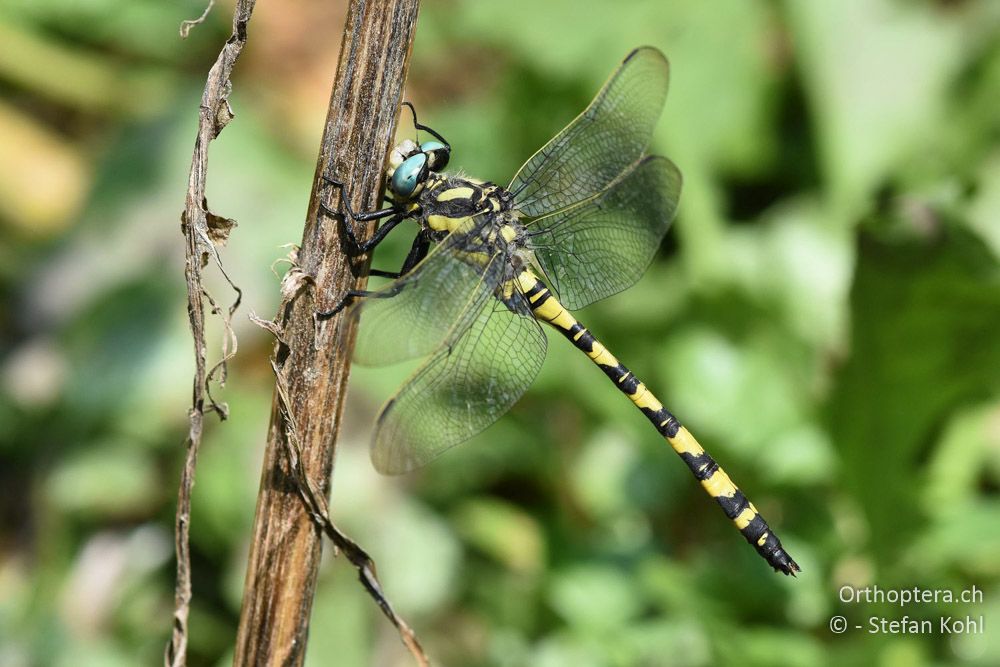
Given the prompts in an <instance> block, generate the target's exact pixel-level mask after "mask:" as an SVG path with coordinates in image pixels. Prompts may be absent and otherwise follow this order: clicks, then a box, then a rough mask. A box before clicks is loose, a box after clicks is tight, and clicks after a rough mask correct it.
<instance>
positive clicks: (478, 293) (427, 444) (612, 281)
mask: <svg viewBox="0 0 1000 667" xmlns="http://www.w3.org/2000/svg"><path fill="white" fill-rule="evenodd" d="M669 78H670V66H669V63H668V61H667V58H666V57H665V56H664V55H663V54H662V53H661V52H660V51H659V50H657V49H655V48H653V47H641V48H638V49H635V50H633V51H632V52H631V53H629V54H628V56H627V57H626V58H625V59H624V61H623V62H622V63H621V65H620V66H619V67H618V68H617V69H616V70H615V72H614V73H613V74H612V75H611V77H610V78H609V79H608V80H607V82H606V83H605V84H604V86H603V87H602V88H601V90H600V91H599V92H598V94H597V96H596V97H595V98H594V100H593V101H592V102H591V103H590V105H589V106H588V107H587V108H586V109H585V110H584V111H583V112H582V113H581V114H580V115H579V116H577V117H576V119H574V120H573V121H572V122H571V123H570V124H569V125H567V126H566V127H565V128H564V129H563V130H562V131H561V132H559V133H558V134H557V135H556V136H555V137H553V138H552V139H551V140H550V141H549V142H548V143H547V144H545V145H544V146H543V147H542V148H541V149H540V150H538V151H537V152H536V153H535V154H534V155H533V156H532V157H531V158H530V159H529V160H528V161H527V162H525V163H524V165H523V166H522V167H521V169H520V170H519V171H518V172H517V174H516V175H515V176H514V179H513V180H512V181H511V182H510V184H509V185H508V186H506V187H502V186H500V185H497V184H495V183H491V182H488V181H483V180H477V179H474V178H469V177H466V176H464V175H455V174H449V173H447V172H446V171H444V169H445V168H446V167H447V165H448V161H449V158H450V155H451V145H450V144H449V143H448V142H447V141H446V140H445V139H444V137H442V136H441V135H440V134H439V133H437V132H436V131H434V130H433V129H431V128H429V127H427V126H425V125H421V124H420V123H419V122H418V121H417V117H416V111H415V110H414V109H413V106H412V105H409V104H407V106H408V107H409V109H410V111H411V113H412V114H413V123H414V127H415V128H416V131H417V132H426V133H428V134H429V135H430V136H431V137H433V139H428V140H427V141H424V142H422V143H419V144H418V143H417V142H414V141H412V140H410V139H405V140H403V141H402V142H400V143H399V144H398V145H397V146H395V148H394V149H393V150H392V152H391V153H390V157H389V160H388V166H387V169H386V179H387V193H386V201H387V202H389V206H388V207H387V208H382V209H379V210H374V211H354V210H352V209H351V207H350V203H349V197H347V196H346V193H345V192H344V185H343V183H342V182H340V181H338V180H336V179H332V178H326V179H325V180H326V181H327V182H328V183H329V184H332V185H333V186H335V187H339V188H340V195H341V197H340V201H341V205H340V208H341V209H342V210H337V211H334V210H331V209H329V208H325V207H324V208H322V209H321V214H322V215H328V216H332V217H340V219H342V220H343V221H344V223H345V224H344V227H345V237H346V241H347V243H346V245H347V246H348V251H349V252H351V253H352V254H362V253H366V252H369V251H371V250H373V249H374V248H375V247H376V246H377V245H378V244H379V243H380V242H381V241H382V240H383V239H384V238H385V237H386V235H387V234H388V233H389V232H390V231H392V229H394V228H395V227H396V226H397V225H399V224H400V223H402V222H403V221H406V220H412V221H416V222H417V223H418V225H419V231H418V232H417V235H416V237H415V238H414V241H413V245H412V246H411V248H410V251H409V253H408V254H407V256H406V259H405V260H404V262H403V265H402V267H401V268H400V270H399V271H396V272H388V271H377V270H372V271H371V272H370V273H371V275H380V276H383V277H387V278H392V279H393V280H392V282H390V283H389V284H388V285H386V286H385V287H383V288H381V289H378V290H352V291H349V292H347V293H346V294H345V295H344V296H343V298H342V299H341V301H340V302H339V303H338V304H337V305H336V306H335V307H334V308H331V309H329V310H326V311H321V312H317V318H318V319H321V320H322V319H327V318H330V317H333V316H334V315H336V314H337V313H338V312H340V311H341V310H343V309H344V308H349V313H350V314H351V315H352V316H360V317H361V334H360V336H359V337H358V340H357V344H356V348H355V352H354V358H355V361H357V362H358V363H361V364H363V365H385V364H391V363H396V362H401V361H404V360H407V359H417V358H421V359H423V363H422V364H421V365H420V366H419V368H417V370H416V371H415V372H414V373H413V374H412V376H411V377H410V378H409V379H408V380H407V381H406V383H405V384H404V385H403V386H402V387H401V388H400V389H399V390H398V391H397V393H396V394H395V395H394V396H393V397H392V398H390V399H389V400H388V401H387V402H386V403H385V405H384V406H383V407H382V409H381V411H380V413H379V415H378V417H377V420H376V425H375V432H374V438H373V443H372V448H371V456H372V462H373V464H374V466H375V468H376V469H377V470H378V471H380V472H382V473H385V474H401V473H406V472H409V471H411V470H414V469H415V468H418V467H420V466H422V465H424V464H426V463H428V462H429V461H431V460H432V459H434V458H435V457H437V456H439V455H440V454H442V453H443V452H445V451H446V450H448V449H450V448H451V447H453V446H455V445H458V444H460V443H462V442H464V441H466V440H468V439H470V438H472V437H473V436H475V435H476V434H478V433H479V432H481V431H482V430H484V429H485V428H486V427H488V426H490V425H491V424H493V423H494V422H496V421H497V420H498V419H499V418H500V417H501V416H502V415H503V414H504V413H506V412H507V411H508V410H509V409H510V408H511V407H512V406H513V405H514V403H516V402H517V401H518V400H519V399H520V398H521V396H522V395H523V394H524V392H525V391H526V390H527V388H528V386H529V385H530V384H531V383H532V381H533V380H534V378H535V376H536V375H537V374H538V372H539V369H540V368H541V366H542V361H543V359H544V357H545V352H546V345H547V340H546V336H545V334H544V331H543V330H542V325H546V326H549V327H551V328H553V329H554V330H555V331H557V332H558V333H560V334H562V335H563V336H565V337H566V338H567V339H568V340H569V342H570V343H571V344H572V345H574V346H575V347H576V348H577V349H579V350H580V351H581V352H583V353H584V354H586V355H587V357H589V358H590V360H591V361H592V362H593V363H594V364H595V365H596V366H597V367H598V368H599V369H600V370H601V371H602V372H603V373H604V374H605V375H606V376H607V377H608V379H609V380H610V381H611V382H612V383H614V385H615V386H616V387H617V388H618V389H619V390H620V391H621V392H622V393H623V394H625V396H626V397H627V398H628V399H629V400H630V401H631V402H632V403H633V404H634V405H635V406H636V408H638V409H639V410H640V411H641V412H642V414H643V415H644V416H645V417H646V419H648V420H649V421H650V422H651V423H652V425H653V427H654V428H655V429H656V430H657V431H658V432H659V434H660V435H662V436H663V438H665V439H666V441H667V443H669V444H670V446H671V447H672V448H673V450H674V451H675V452H676V453H677V454H678V455H679V456H680V458H681V460H682V461H683V462H684V463H685V464H686V465H687V467H688V468H689V469H690V470H691V472H692V473H693V474H694V477H695V478H696V479H697V480H698V481H699V482H700V483H701V485H702V487H704V489H705V491H707V492H708V495H709V496H711V497H712V498H714V499H715V500H716V501H717V502H718V504H719V505H720V506H721V507H722V510H723V512H724V513H725V514H726V516H727V517H728V518H729V519H730V520H731V521H732V522H733V523H735V525H736V527H737V528H738V529H739V531H740V533H742V535H743V537H744V538H745V539H746V540H747V542H749V543H750V545H751V546H753V547H754V548H755V549H756V551H757V553H759V554H760V555H761V556H762V557H763V558H764V559H765V560H766V561H767V562H768V563H769V564H770V565H771V567H773V568H774V569H775V571H777V572H782V573H784V574H786V575H793V576H794V574H795V573H796V572H798V571H800V568H799V566H798V564H797V563H796V562H795V561H794V560H793V559H792V558H791V556H789V555H788V553H787V552H786V551H785V549H784V548H783V547H782V545H781V541H780V540H779V539H778V537H777V535H775V534H774V531H772V530H771V528H770V527H769V526H768V524H767V522H766V521H765V520H764V518H763V517H762V516H761V515H760V513H759V512H758V511H757V508H756V507H755V506H754V505H753V503H751V502H750V501H749V500H748V499H747V497H746V496H745V495H744V494H743V492H742V491H740V490H739V488H738V487H737V486H736V485H735V484H734V483H733V482H732V480H731V479H730V477H729V475H727V474H726V472H725V471H724V470H723V469H722V468H721V467H720V466H719V464H718V463H717V462H716V461H715V459H713V458H712V457H711V456H710V455H709V454H708V452H706V451H705V449H704V448H703V447H702V446H701V445H700V444H699V443H698V441H697V440H696V439H695V438H694V436H693V435H691V433H690V432H689V431H688V430H687V428H685V427H684V426H682V425H681V423H680V422H679V421H678V419H677V417H675V416H674V415H673V414H672V413H671V412H669V411H668V410H667V409H666V408H665V407H664V406H663V404H662V403H661V402H660V401H659V399H657V398H656V396H655V395H654V394H653V393H652V392H651V391H650V390H649V388H648V387H646V385H645V384H643V382H641V381H640V380H639V378H637V377H636V376H635V374H633V373H632V371H631V370H629V369H628V368H627V367H626V366H625V365H624V364H623V363H622V362H620V361H619V360H618V358H617V357H615V356H614V355H613V354H612V353H611V352H610V351H609V350H608V348H606V347H605V346H604V345H603V344H602V343H601V342H600V341H599V340H598V339H597V338H596V337H595V336H594V335H593V334H592V333H591V332H590V330H588V329H587V328H586V327H584V325H583V324H581V323H580V322H579V321H578V320H577V319H576V318H575V317H574V316H573V315H572V314H571V312H570V311H572V310H576V309H579V308H583V307H584V306H587V305H589V304H591V303H593V302H595V301H598V300H600V299H603V298H606V297H609V296H611V295H613V294H616V293H618V292H620V291H622V290H624V289H626V288H627V287H629V286H631V285H632V284H634V283H635V282H636V281H638V279H639V278H640V277H641V276H642V275H643V273H644V272H645V271H646V268H647V267H648V265H649V264H650V262H651V261H652V259H653V255H654V254H655V252H656V250H657V248H658V246H659V245H660V241H661V240H662V238H663V236H664V234H665V233H666V231H667V229H668V227H669V226H670V223H671V222H672V220H673V217H674V213H675V211H676V209H677V205H678V201H679V199H680V193H681V183H682V179H681V173H680V171H679V170H678V168H677V167H676V166H675V165H674V163H673V162H671V161H670V160H669V159H668V158H666V157H661V156H658V155H650V154H648V153H647V148H648V146H649V143H650V140H651V137H652V134H653V130H654V128H655V126H656V123H657V120H658V119H659V116H660V114H661V111H662V109H663V105H664V103H665V101H666V95H667V88H668V83H669ZM417 138H418V139H419V136H418V137H417ZM372 220H381V221H383V222H382V224H381V225H380V226H379V227H378V229H377V231H376V232H375V233H374V235H373V236H372V237H371V238H370V239H369V240H366V241H360V240H359V238H358V235H357V234H356V232H355V230H354V226H355V225H356V224H358V223H364V222H368V221H372Z"/></svg>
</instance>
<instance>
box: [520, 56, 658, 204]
mask: <svg viewBox="0 0 1000 667" xmlns="http://www.w3.org/2000/svg"><path fill="white" fill-rule="evenodd" d="M669 80H670V65H669V64H668V62H667V59H666V57H665V56H664V55H663V54H662V53H660V52H659V51H658V50H657V49H654V48H652V47H643V48H639V49H636V50H635V51H633V52H632V53H630V54H629V55H628V56H627V57H626V58H625V60H624V62H622V64H621V65H620V66H619V67H618V69H617V70H616V71H615V73H614V74H612V75H611V78H610V79H609V80H608V82H607V83H606V84H604V87H603V88H602V89H601V91H600V92H599V93H598V94H597V97H595V98H594V101H593V102H591V103H590V106H588V107H587V108H586V109H585V110H584V112H583V113H582V114H580V115H579V116H577V117H576V119H575V120H574V121H573V122H572V123H570V124H569V125H568V126H566V128H564V129H563V130H562V131H561V132H560V133H559V134H557V135H556V136H555V137H553V138H552V140H550V141H549V143H547V144H545V146H543V147H542V148H541V149H540V150H539V151H538V152H537V153H535V154H534V155H533V156H532V157H531V159H529V160H528V161H527V162H526V163H525V164H524V166H522V167H521V169H520V171H518V172H517V175H516V176H515V177H514V180H513V181H512V182H511V184H510V187H509V188H508V189H509V190H510V191H511V192H513V193H514V201H515V208H517V209H518V210H519V211H521V212H522V213H523V214H524V215H525V216H527V217H537V216H540V215H545V214H546V213H551V212H553V211H557V210H559V209H561V208H565V207H567V206H572V205H573V204H576V203H578V202H580V201H583V200H585V199H588V198H590V197H592V196H593V195H595V194H597V193H599V192H601V191H602V190H604V189H605V188H606V187H607V186H608V184H609V183H611V182H612V181H613V180H615V179H616V178H617V177H618V176H619V175H620V174H621V173H622V172H623V171H625V169H627V168H628V167H629V166H630V165H631V164H633V163H634V162H635V161H636V160H638V159H639V157H640V156H641V155H642V154H643V152H644V151H645V150H646V146H648V145H649V139H650V137H651V136H652V134H653V127H654V126H655V125H656V121H657V119H658V118H659V117H660V111H661V110H662V109H663V103H664V101H665V100H666V98H667V85H668V83H669Z"/></svg>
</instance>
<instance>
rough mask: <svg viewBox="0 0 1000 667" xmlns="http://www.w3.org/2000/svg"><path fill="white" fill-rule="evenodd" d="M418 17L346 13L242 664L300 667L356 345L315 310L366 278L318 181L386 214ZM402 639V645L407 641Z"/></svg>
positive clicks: (357, 3)
mask: <svg viewBox="0 0 1000 667" xmlns="http://www.w3.org/2000/svg"><path fill="white" fill-rule="evenodd" d="M417 8H418V0H352V2H351V4H350V7H349V10H348V15H347V22H346V25H345V28H344V35H343V41H342V44H341V53H340V61H339V64H338V68H337V78H336V83H335V85H334V90H333V94H332V96H331V99H330V107H329V111H328V114H327V125H326V131H325V133H324V136H323V144H322V147H321V151H320V158H319V163H318V165H317V172H316V178H315V179H314V185H313V196H312V198H311V201H310V203H309V211H308V214H307V217H306V225H305V231H304V233H303V238H302V246H301V249H300V251H299V254H298V270H297V272H298V271H301V275H304V276H308V277H309V279H308V282H309V283H312V284H313V285H312V286H309V287H308V288H303V289H301V290H299V289H293V290H291V292H293V293H294V294H296V295H297V296H292V297H291V298H287V299H286V301H285V302H284V303H283V306H282V308H281V310H280V312H279V313H278V316H277V318H276V320H275V326H276V328H277V330H278V331H279V333H280V335H279V342H278V343H277V345H276V355H275V361H276V373H277V376H278V385H277V388H276V391H275V395H274V402H273V405H272V409H271V425H270V428H269V431H268V443H267V449H266V452H265V457H264V468H263V472H262V476H261V486H260V494H259V496H258V499H257V512H256V516H255V518H254V530H253V536H252V539H251V547H250V555H249V560H248V565H247V575H246V581H245V585H244V592H243V608H242V611H241V615H240V627H239V634H238V637H237V643H236V654H235V659H234V664H236V665H262V664H268V665H277V664H280V665H299V664H301V663H302V660H303V658H304V656H305V647H306V640H307V635H308V627H309V615H310V612H311V608H312V600H313V593H314V589H315V585H316V574H317V568H318V565H319V556H320V547H321V538H322V534H321V532H320V531H319V530H317V524H316V523H314V520H318V521H319V523H320V525H321V526H322V527H323V529H324V530H327V532H329V529H327V528H326V524H328V523H329V522H328V521H323V520H322V519H323V518H324V517H325V513H326V507H325V499H326V498H327V496H328V495H329V490H330V473H331V469H332V455H333V451H334V447H335V443H336V437H337V433H338V430H339V427H340V418H341V414H342V412H343V406H344V397H345V390H346V384H347V376H348V372H349V369H350V357H351V352H352V349H353V346H354V336H355V327H354V323H353V322H351V321H349V320H345V319H342V318H335V319H333V320H331V321H329V322H328V323H327V324H326V325H325V326H324V327H321V328H317V327H316V325H315V322H314V320H313V313H314V312H315V311H316V310H317V309H323V308H326V307H329V304H331V303H333V302H335V300H336V299H337V298H338V297H339V296H340V295H342V294H343V293H344V292H345V291H346V290H348V289H356V288H360V287H363V285H364V282H365V279H364V278H363V277H358V276H363V274H364V273H366V271H365V267H364V266H363V265H359V264H358V263H357V262H355V265H354V266H352V264H351V260H350V258H349V257H348V256H347V255H346V253H345V252H344V249H345V245H344V239H343V238H342V229H343V228H342V226H341V225H343V224H344V223H343V221H334V220H330V219H324V220H322V221H321V220H319V219H318V218H317V210H318V208H319V204H320V202H321V201H324V200H325V203H326V204H327V205H328V206H330V207H331V208H333V209H334V210H336V209H337V208H338V207H339V204H340V202H339V201H337V200H336V196H337V194H336V192H335V190H334V189H333V188H329V187H325V186H324V182H323V180H322V179H321V178H320V175H321V174H327V175H336V176H337V177H338V178H340V179H342V180H344V181H345V183H346V185H347V192H349V193H351V194H352V201H351V203H352V205H353V206H354V207H355V208H356V209H358V210H368V209H371V208H374V207H378V206H379V205H380V199H381V198H380V194H381V183H382V170H383V166H384V164H385V157H386V154H387V153H388V150H389V148H390V144H391V140H392V135H393V128H394V125H395V120H396V116H397V113H398V109H399V104H400V102H401V98H402V85H403V80H404V78H405V73H406V64H407V61H408V56H409V51H410V45H411V42H412V39H413V30H414V25H415V22H416V16H417ZM370 233H371V229H368V230H365V234H370ZM365 263H366V262H365ZM287 293H288V292H286V294H287ZM291 427H294V432H290V428H291ZM295 459H297V460H295ZM290 460H291V463H290ZM297 478H298V479H297ZM310 495H311V496H313V498H312V500H310V498H309V496H310ZM303 498H305V500H306V502H305V503H303ZM320 498H322V499H323V503H319V501H318V499H320ZM319 515H322V516H319ZM331 538H332V539H335V542H336V538H333V535H331ZM341 546H342V547H344V544H341ZM345 552H346V547H345ZM362 553H363V552H362ZM348 555H349V556H350V554H348ZM368 562H369V563H370V561H368ZM356 565H357V564H356ZM363 580H364V579H363ZM370 592H371V591H370ZM376 597H377V598H378V597H380V596H376ZM382 599H384V598H382ZM401 630H402V628H401ZM402 634H403V637H404V641H406V636H407V635H406V632H403V633H402ZM410 648H411V650H413V646H411V647H410ZM415 655H417V654H416V653H415ZM420 656H422V654H420ZM417 659H418V661H419V660H421V659H422V657H418V658H417Z"/></svg>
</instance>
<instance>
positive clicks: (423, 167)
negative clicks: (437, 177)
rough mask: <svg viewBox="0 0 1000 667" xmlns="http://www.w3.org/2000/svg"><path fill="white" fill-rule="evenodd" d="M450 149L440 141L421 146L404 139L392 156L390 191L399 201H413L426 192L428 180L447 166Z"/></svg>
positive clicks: (390, 158) (389, 174)
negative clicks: (432, 174)
mask: <svg viewBox="0 0 1000 667" xmlns="http://www.w3.org/2000/svg"><path fill="white" fill-rule="evenodd" d="M450 155H451V147H450V146H448V145H447V144H445V143H442V142H440V141H425V142H424V143H422V144H420V145H419V146H418V145H417V144H416V143H414V142H412V141H410V140H409V139H405V140H403V141H401V142H400V143H399V144H398V145H397V146H396V147H395V148H394V149H393V150H392V154H391V155H390V156H389V169H388V172H387V174H386V176H387V177H388V179H389V191H390V192H392V194H393V195H394V196H395V197H396V199H398V200H402V201H406V200H409V199H412V198H413V197H415V196H416V195H417V194H419V193H420V190H421V189H423V186H424V183H425V182H426V180H427V176H428V175H430V174H431V172H437V171H440V170H441V169H444V168H445V167H446V166H447V165H448V158H449V156H450Z"/></svg>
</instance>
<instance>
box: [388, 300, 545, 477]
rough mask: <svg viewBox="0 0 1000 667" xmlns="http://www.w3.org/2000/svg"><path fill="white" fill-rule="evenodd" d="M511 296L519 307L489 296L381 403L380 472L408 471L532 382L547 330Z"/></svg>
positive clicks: (491, 418)
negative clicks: (461, 329)
mask: <svg viewBox="0 0 1000 667" xmlns="http://www.w3.org/2000/svg"><path fill="white" fill-rule="evenodd" d="M511 301H512V302H513V305H514V306H515V310H516V311H517V312H515V310H512V309H511V308H509V307H508V306H507V305H505V304H504V303H503V302H502V301H499V300H498V299H496V298H494V297H493V296H492V295H491V296H490V298H489V299H487V300H485V302H484V303H483V304H482V306H481V307H480V308H479V312H478V313H477V316H476V318H475V319H474V320H473V321H472V324H471V326H470V327H469V328H468V330H467V331H466V332H465V334H464V335H463V336H462V337H461V338H459V339H458V340H457V341H456V342H455V343H454V344H453V345H450V346H449V345H444V346H442V347H441V348H440V349H438V350H437V351H436V352H435V353H434V355H433V356H431V358H430V359H428V360H427V362H426V363H424V365H423V366H421V367H420V368H419V369H418V370H417V371H416V372H415V373H414V375H413V377H411V378H410V380H409V381H408V382H407V383H406V384H405V385H403V388H402V389H400V391H399V393H398V394H396V396H395V397H394V398H392V399H390V400H389V401H388V402H387V403H386V405H385V407H383V408H382V412H381V414H380V415H379V417H378V421H377V423H376V428H375V439H374V441H373V443H372V452H371V454H372V462H373V463H374V464H375V468H376V469H377V470H378V471H379V472H382V473H385V474H400V473H404V472H408V471H410V470H413V469H414V468H417V467H419V466H422V465H424V464H425V463H427V462H428V461H430V460H431V459H433V458H435V457H436V456H438V455H440V454H441V453H443V452H444V451H445V450H447V449H450V448H451V447H454V446H455V445H457V444H459V443H461V442H464V441H465V440H467V439H469V438H471V437H472V436H474V435H476V434H477V433H479V432H480V431H482V430H483V429H485V428H486V427H487V426H489V425H490V424H492V423H493V422H495V421H496V420H497V419H499V418H500V416H501V415H503V414H504V413H505V412H507V411H508V410H509V409H510V408H511V406H512V405H514V403H515V402H517V400H518V399H519V398H520V397H521V395H522V394H523V393H524V391H525V390H526V389H527V388H528V386H529V385H530V384H531V382H532V381H533V380H534V379H535V376H536V375H537V374H538V370H539V369H540V368H541V366H542V361H543V360H544V358H545V335H544V334H543V333H542V330H541V327H539V325H538V322H536V321H535V319H534V317H532V315H531V310H530V309H529V308H528V307H527V302H526V300H525V298H524V296H523V295H521V294H520V293H515V294H514V295H513V297H512V298H511Z"/></svg>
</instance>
